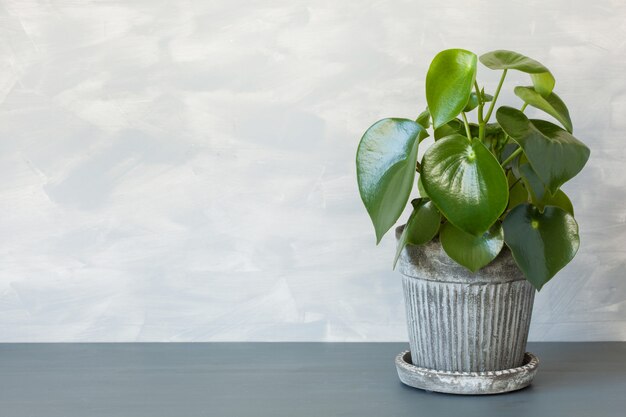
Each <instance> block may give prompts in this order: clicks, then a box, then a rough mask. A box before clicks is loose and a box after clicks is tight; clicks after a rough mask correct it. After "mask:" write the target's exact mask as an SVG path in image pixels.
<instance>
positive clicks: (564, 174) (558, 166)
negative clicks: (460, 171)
mask: <svg viewBox="0 0 626 417" xmlns="http://www.w3.org/2000/svg"><path fill="white" fill-rule="evenodd" d="M496 118H497V119H498V123H500V126H502V128H503V129H504V131H505V132H506V133H507V134H508V135H509V136H510V137H511V138H513V140H514V141H515V142H517V143H518V144H519V145H520V146H521V147H522V149H523V150H524V154H525V155H526V158H528V161H529V162H530V165H531V166H532V168H533V170H534V171H535V172H536V173H537V175H538V176H539V178H540V179H541V181H542V182H543V183H544V184H545V185H546V186H547V187H548V189H549V190H550V192H551V193H552V194H555V193H556V190H558V189H559V187H560V186H561V185H563V184H564V183H565V182H566V181H568V180H570V179H572V178H573V177H574V176H576V174H578V173H579V172H580V170H581V169H582V168H583V167H584V166H585V164H586V163H587V160H588V159H589V148H587V147H586V146H585V145H584V144H583V143H582V142H581V141H579V140H578V139H576V138H575V137H574V136H572V135H571V134H570V133H569V132H567V131H566V130H564V129H561V128H560V127H558V126H557V125H555V124H553V123H550V122H546V121H545V120H529V119H528V118H527V117H526V116H525V115H524V113H522V112H521V111H519V110H517V109H514V108H512V107H506V106H503V107H500V108H499V109H498V111H497V113H496Z"/></svg>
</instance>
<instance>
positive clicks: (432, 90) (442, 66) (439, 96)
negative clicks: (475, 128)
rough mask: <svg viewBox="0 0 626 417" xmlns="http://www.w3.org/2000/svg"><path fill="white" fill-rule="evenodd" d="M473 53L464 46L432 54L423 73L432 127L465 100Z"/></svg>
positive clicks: (471, 81)
mask: <svg viewBox="0 0 626 417" xmlns="http://www.w3.org/2000/svg"><path fill="white" fill-rule="evenodd" d="M477 61H478V59H477V57H476V55H475V54H473V53H472V52H469V51H466V50H464V49H447V50H445V51H441V52H439V53H438V54H437V56H435V58H434V59H433V61H432V63H431V64H430V68H429V69H428V73H427V74H426V101H427V102H428V108H429V110H430V114H431V115H432V118H433V127H434V128H435V129H436V128H438V127H440V126H442V125H443V124H445V123H447V122H449V121H450V120H452V119H454V118H455V117H456V116H457V115H458V114H459V113H461V111H462V110H463V108H464V107H465V105H466V104H467V102H468V100H469V98H470V93H471V92H472V88H473V87H474V80H475V79H476V64H477Z"/></svg>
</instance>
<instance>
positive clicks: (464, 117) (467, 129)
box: [461, 112, 472, 142]
mask: <svg viewBox="0 0 626 417" xmlns="http://www.w3.org/2000/svg"><path fill="white" fill-rule="evenodd" d="M461 116H463V124H464V125H465V133H466V134H467V138H468V139H469V140H470V142H471V141H472V131H471V130H470V126H469V123H468V122H467V116H465V112H461Z"/></svg>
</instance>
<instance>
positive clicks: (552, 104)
mask: <svg viewBox="0 0 626 417" xmlns="http://www.w3.org/2000/svg"><path fill="white" fill-rule="evenodd" d="M514 91H515V95H516V96H518V97H519V98H521V99H522V100H523V101H524V103H526V104H528V105H529V106H533V107H535V108H537V109H539V110H543V111H545V112H546V113H548V114H549V115H550V116H552V117H554V118H555V119H556V120H558V121H559V123H561V124H562V125H563V127H564V128H565V129H566V130H567V131H568V132H570V133H572V130H573V128H572V120H571V119H570V117H569V110H567V106H565V103H563V100H561V98H560V97H559V96H557V95H556V94H555V93H550V94H549V95H548V96H546V97H543V96H542V95H541V94H539V93H538V92H536V91H535V89H534V88H532V87H515V90H514Z"/></svg>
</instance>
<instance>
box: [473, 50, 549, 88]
mask: <svg viewBox="0 0 626 417" xmlns="http://www.w3.org/2000/svg"><path fill="white" fill-rule="evenodd" d="M480 62H481V63H482V64H483V65H485V66H486V67H487V68H490V69H493V70H504V69H514V70H517V71H521V72H525V73H527V74H530V78H531V79H532V81H533V85H534V86H535V90H537V92H539V93H540V94H541V95H544V96H547V95H548V94H550V93H551V92H552V90H553V89H554V84H555V80H554V77H553V76H552V74H551V73H550V71H549V70H548V69H547V68H546V67H545V66H543V65H542V64H541V63H539V62H537V61H535V60H534V59H532V58H528V57H527V56H524V55H522V54H519V53H517V52H513V51H506V50H497V51H492V52H488V53H486V54H483V55H481V56H480Z"/></svg>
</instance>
